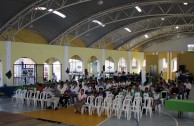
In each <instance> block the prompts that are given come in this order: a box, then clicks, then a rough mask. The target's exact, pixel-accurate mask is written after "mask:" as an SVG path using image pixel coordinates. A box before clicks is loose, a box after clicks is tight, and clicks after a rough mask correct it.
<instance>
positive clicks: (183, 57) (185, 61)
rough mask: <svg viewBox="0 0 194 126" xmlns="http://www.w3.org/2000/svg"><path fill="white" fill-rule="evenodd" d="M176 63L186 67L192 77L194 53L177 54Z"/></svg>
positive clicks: (193, 72)
mask: <svg viewBox="0 0 194 126" xmlns="http://www.w3.org/2000/svg"><path fill="white" fill-rule="evenodd" d="M178 59H179V60H178V63H179V65H186V69H187V70H189V72H191V73H192V74H193V75H194V67H193V65H194V60H193V59H194V53H193V52H188V53H183V54H182V53H179V54H178Z"/></svg>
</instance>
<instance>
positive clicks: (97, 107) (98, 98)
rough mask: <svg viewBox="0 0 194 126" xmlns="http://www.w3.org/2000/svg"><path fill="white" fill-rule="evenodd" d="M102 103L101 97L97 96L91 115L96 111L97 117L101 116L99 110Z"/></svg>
mask: <svg viewBox="0 0 194 126" xmlns="http://www.w3.org/2000/svg"><path fill="white" fill-rule="evenodd" d="M102 102H103V97H102V96H98V97H96V98H95V102H94V106H92V111H91V114H92V113H94V111H95V110H96V111H97V114H98V116H101V113H100V108H101V106H102Z"/></svg>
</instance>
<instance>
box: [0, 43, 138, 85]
mask: <svg viewBox="0 0 194 126" xmlns="http://www.w3.org/2000/svg"><path fill="white" fill-rule="evenodd" d="M5 44H6V42H0V58H1V60H2V62H3V65H4V64H5V62H6V59H5V54H6V48H5V46H6V45H5ZM68 50H69V52H68V55H69V59H70V58H71V57H72V56H74V55H78V56H80V58H81V59H82V61H83V63H84V68H85V69H87V68H88V60H89V59H90V58H91V57H92V56H95V57H97V58H98V61H99V63H100V67H101V68H100V69H101V70H102V66H101V61H102V49H94V48H81V47H68ZM64 52H65V51H64V46H57V45H45V44H32V43H20V42H12V45H11V55H12V57H11V64H12V65H11V67H12V68H11V70H12V71H13V64H14V62H15V61H16V60H17V59H19V58H22V57H28V58H31V59H32V60H34V61H35V62H36V64H43V63H44V62H45V61H46V60H47V59H50V58H56V59H58V60H59V61H60V62H61V63H62V79H64V69H63V67H64ZM109 56H111V57H113V59H114V60H115V67H116V69H115V70H117V67H118V61H119V59H120V58H121V57H123V58H124V59H125V60H126V62H127V61H128V51H118V50H105V59H106V58H107V57H109ZM132 58H136V59H137V61H138V68H137V69H132V68H131V66H130V69H131V71H130V72H135V73H137V72H139V71H140V68H141V64H142V62H141V61H140V52H131V60H132ZM127 67H129V66H127ZM3 69H4V70H5V65H4V66H3ZM5 73H6V71H3V75H5ZM3 79H4V82H5V77H4V78H3ZM11 80H12V81H11V83H13V78H12V79H11Z"/></svg>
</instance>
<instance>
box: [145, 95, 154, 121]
mask: <svg viewBox="0 0 194 126" xmlns="http://www.w3.org/2000/svg"><path fill="white" fill-rule="evenodd" d="M152 105H153V98H150V97H148V98H144V106H143V107H142V112H143V110H144V109H145V111H146V115H147V113H148V112H149V114H150V118H151V117H152Z"/></svg>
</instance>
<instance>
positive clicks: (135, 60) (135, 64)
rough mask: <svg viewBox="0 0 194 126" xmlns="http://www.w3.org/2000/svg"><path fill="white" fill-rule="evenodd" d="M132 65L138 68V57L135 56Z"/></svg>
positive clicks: (133, 67)
mask: <svg viewBox="0 0 194 126" xmlns="http://www.w3.org/2000/svg"><path fill="white" fill-rule="evenodd" d="M131 67H132V69H137V67H138V62H137V59H136V58H133V59H132V63H131Z"/></svg>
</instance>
